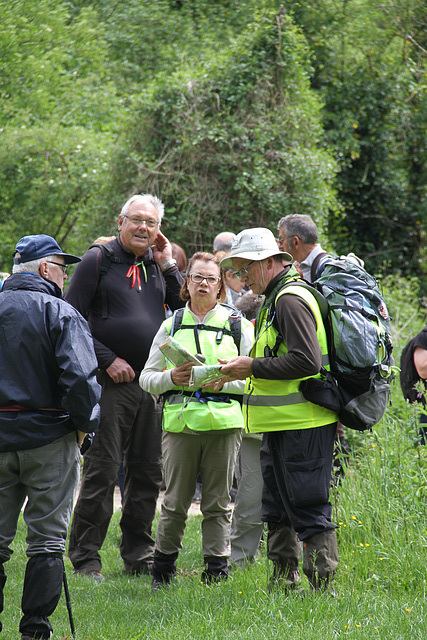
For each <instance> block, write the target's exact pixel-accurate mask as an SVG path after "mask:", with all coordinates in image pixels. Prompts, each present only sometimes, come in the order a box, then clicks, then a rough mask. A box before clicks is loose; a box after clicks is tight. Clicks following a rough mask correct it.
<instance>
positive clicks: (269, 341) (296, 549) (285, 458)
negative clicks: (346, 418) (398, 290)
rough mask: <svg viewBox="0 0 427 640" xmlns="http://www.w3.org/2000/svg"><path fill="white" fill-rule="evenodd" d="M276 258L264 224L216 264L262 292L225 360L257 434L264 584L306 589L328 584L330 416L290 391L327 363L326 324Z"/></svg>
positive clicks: (291, 271)
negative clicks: (241, 387) (249, 325)
mask: <svg viewBox="0 0 427 640" xmlns="http://www.w3.org/2000/svg"><path fill="white" fill-rule="evenodd" d="M282 261H289V262H292V256H291V255H290V254H288V253H286V252H283V251H281V250H280V249H279V248H278V247H277V244H276V241H275V239H274V236H273V234H272V233H271V231H269V230H268V229H263V228H256V229H246V230H244V231H242V232H241V233H239V234H238V236H237V237H236V239H235V241H234V242H233V245H232V248H231V255H230V256H229V257H227V258H225V259H224V260H222V262H221V266H222V267H226V268H233V269H234V270H235V274H236V275H237V276H238V277H239V278H240V279H241V280H243V281H244V282H245V284H246V285H247V286H248V287H249V288H250V289H252V291H253V293H255V294H258V295H261V294H264V296H265V299H264V302H263V304H262V305H261V308H260V311H259V313H258V316H257V319H256V325H255V341H254V344H253V347H252V350H251V353H250V356H249V357H246V356H239V357H238V358H235V359H233V360H230V362H228V363H225V361H224V366H223V368H222V371H223V372H224V373H226V374H227V375H228V376H229V379H230V380H235V379H245V378H246V379H247V380H246V387H245V395H244V399H243V415H244V418H245V426H246V429H247V430H248V431H249V432H251V433H263V444H262V447H261V467H262V473H263V480H264V489H263V505H262V507H263V520H264V522H267V526H268V539H267V549H268V557H269V558H270V559H271V560H272V561H273V565H274V573H273V577H272V580H271V587H274V586H277V585H279V586H283V587H284V588H285V589H293V588H295V587H296V586H297V584H298V583H299V581H300V574H299V570H298V564H299V557H300V541H301V542H302V543H303V549H304V553H303V570H304V573H305V574H306V575H307V577H308V580H309V582H310V584H311V586H312V588H313V589H316V590H320V591H325V590H327V589H328V588H329V584H330V581H331V580H332V579H333V577H334V575H335V571H336V567H337V565H338V548H337V542H336V535H335V528H336V525H334V524H333V523H332V521H331V515H332V508H331V504H330V502H329V483H330V477H331V467H332V452H333V446H334V436H335V431H336V423H337V415H336V413H335V412H334V411H332V410H330V409H327V408H324V407H321V406H319V405H318V404H314V403H312V402H309V401H307V400H306V399H305V397H304V396H303V394H302V393H301V392H300V390H299V385H300V383H301V382H302V381H303V380H305V379H307V378H320V369H321V367H323V368H325V369H326V370H327V369H328V368H329V364H328V362H329V359H328V345H327V339H326V331H325V327H324V323H323V319H322V314H321V311H320V308H319V304H318V302H317V300H316V298H315V296H314V295H313V293H311V292H310V291H309V290H308V289H307V288H306V287H304V286H301V283H302V280H301V277H300V275H299V273H298V272H297V271H296V269H295V268H294V267H293V266H292V264H287V265H285V266H283V264H282Z"/></svg>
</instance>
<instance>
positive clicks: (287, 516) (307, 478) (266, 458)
mask: <svg viewBox="0 0 427 640" xmlns="http://www.w3.org/2000/svg"><path fill="white" fill-rule="evenodd" d="M336 426H337V425H336V423H335V422H334V423H333V424H330V425H326V426H324V427H317V428H315V429H299V430H292V431H276V432H272V433H265V434H264V437H263V442H262V446H261V452H260V456H261V470H262V476H263V480H264V487H263V496H262V520H263V521H264V522H268V523H275V524H283V525H285V526H290V527H292V528H293V529H294V530H295V531H296V532H297V533H298V537H299V539H300V540H306V539H308V538H311V537H312V536H314V535H316V534H317V533H321V532H323V531H326V530H328V529H334V528H335V525H334V524H332V522H331V515H332V507H331V504H330V502H329V486H330V482H331V470H332V454H333V449H334V437H335V431H336Z"/></svg>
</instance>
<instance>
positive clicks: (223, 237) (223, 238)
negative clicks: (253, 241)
mask: <svg viewBox="0 0 427 640" xmlns="http://www.w3.org/2000/svg"><path fill="white" fill-rule="evenodd" d="M235 237H236V235H235V234H234V233H232V232H231V231H221V233H218V235H217V236H215V238H214V241H213V252H212V253H213V254H214V255H216V254H217V253H218V251H230V249H231V244H232V242H233V240H234V238H235Z"/></svg>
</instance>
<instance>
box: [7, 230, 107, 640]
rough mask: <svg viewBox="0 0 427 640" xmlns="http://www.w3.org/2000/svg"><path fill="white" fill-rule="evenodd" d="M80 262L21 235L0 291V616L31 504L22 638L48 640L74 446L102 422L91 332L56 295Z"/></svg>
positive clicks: (45, 240)
mask: <svg viewBox="0 0 427 640" xmlns="http://www.w3.org/2000/svg"><path fill="white" fill-rule="evenodd" d="M79 260H80V258H77V257H75V256H72V255H69V254H66V253H63V252H62V251H61V248H60V247H59V245H58V244H57V243H56V241H55V240H54V239H53V238H51V237H50V236H46V235H36V236H25V237H24V238H21V240H20V241H19V242H18V244H17V245H16V251H15V259H14V262H15V265H14V268H13V275H11V276H10V277H9V278H8V279H7V281H5V283H4V286H3V290H2V292H1V293H0V612H1V611H2V610H3V588H4V585H5V582H6V574H5V571H4V563H5V562H6V561H7V560H9V558H10V556H11V554H12V550H11V549H10V544H11V542H12V541H13V538H14V537H15V533H16V528H17V522H18V517H19V513H20V511H21V508H22V507H23V505H24V502H25V500H26V499H28V500H27V502H26V504H25V507H24V518H25V522H26V524H27V529H28V533H27V544H28V548H27V556H28V558H29V560H28V563H27V567H26V572H25V580H24V590H23V595H22V611H23V614H24V615H23V617H22V619H21V623H20V627H19V630H20V632H21V633H22V639H23V640H24V639H28V638H50V634H51V632H52V627H51V625H50V622H49V620H48V616H49V615H51V613H52V612H53V611H54V610H55V608H56V605H57V603H58V600H59V597H60V595H61V587H62V579H63V560H62V556H63V553H64V551H65V540H66V536H67V529H68V525H69V522H70V518H71V511H72V506H73V500H74V495H75V491H76V489H77V483H78V478H79V465H80V447H79V444H81V442H82V440H83V438H84V435H85V432H92V431H94V430H95V429H96V428H97V426H98V421H99V405H98V400H99V397H100V387H99V385H98V383H97V382H96V377H95V374H96V358H95V353H94V350H93V341H92V337H91V335H90V331H89V327H88V325H87V322H86V321H85V320H84V318H82V316H81V315H80V314H79V313H78V312H77V311H76V310H75V309H73V307H72V306H71V305H70V304H68V303H67V302H65V301H64V300H63V299H62V288H63V285H64V279H65V278H66V277H67V275H66V269H67V265H68V264H70V263H73V262H78V261H79ZM77 431H78V433H77ZM0 629H1V624H0Z"/></svg>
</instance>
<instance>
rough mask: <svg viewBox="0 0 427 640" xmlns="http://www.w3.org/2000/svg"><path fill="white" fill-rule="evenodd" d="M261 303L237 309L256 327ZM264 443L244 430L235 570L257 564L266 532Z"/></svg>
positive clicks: (249, 296) (241, 302) (248, 299)
mask: <svg viewBox="0 0 427 640" xmlns="http://www.w3.org/2000/svg"><path fill="white" fill-rule="evenodd" d="M242 284H243V283H242ZM261 302H262V298H261V297H260V296H258V295H255V294H254V293H245V294H244V295H242V296H240V297H239V298H238V299H237V301H236V308H237V309H238V310H239V311H241V312H242V314H243V315H244V316H245V318H246V319H247V320H250V321H251V322H252V323H254V322H255V318H256V315H257V313H258V310H259V308H260V306H261ZM261 442H262V436H261V434H259V433H247V432H246V431H245V430H243V433H242V442H241V445H240V450H239V456H238V459H237V463H236V468H235V470H234V476H235V478H236V482H237V492H236V497H235V502H234V509H233V517H232V519H231V534H230V541H231V554H230V566H231V567H246V566H247V565H248V564H250V563H252V562H253V561H254V559H255V556H256V553H257V551H258V549H259V544H260V541H261V538H262V535H263V531H264V523H263V521H262V513H261V503H262V486H263V481H262V473H261V463H260V449H261Z"/></svg>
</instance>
